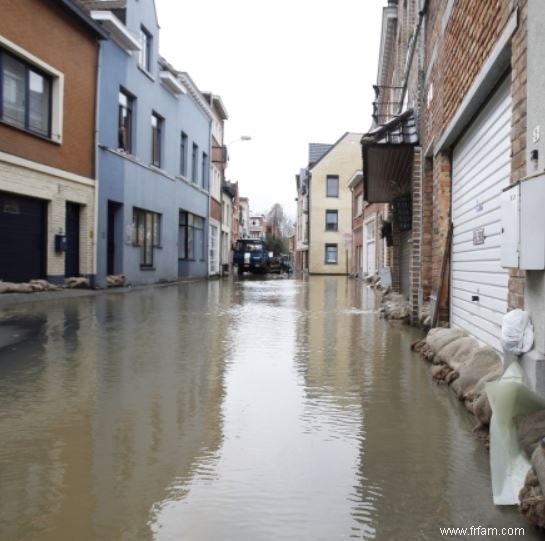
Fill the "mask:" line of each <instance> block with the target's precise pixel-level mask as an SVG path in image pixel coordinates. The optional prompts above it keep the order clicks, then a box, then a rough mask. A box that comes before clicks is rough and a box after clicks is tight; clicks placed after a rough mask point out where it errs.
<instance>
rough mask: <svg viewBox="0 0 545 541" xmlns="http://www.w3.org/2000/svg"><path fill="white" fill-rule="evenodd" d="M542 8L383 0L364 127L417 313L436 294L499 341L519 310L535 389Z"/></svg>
mask: <svg viewBox="0 0 545 541" xmlns="http://www.w3.org/2000/svg"><path fill="white" fill-rule="evenodd" d="M544 16H545V8H544V6H543V3H542V2H540V1H539V0H517V1H510V0H501V1H498V2H473V1H471V0H457V1H453V0H448V1H445V2H433V1H428V0H406V1H401V0H400V1H397V0H389V1H388V3H387V5H386V6H385V8H384V16H383V26H382V45H381V57H380V59H379V66H380V68H379V79H378V80H377V85H376V87H375V88H376V93H377V99H376V101H375V103H374V106H373V113H374V115H375V127H374V129H373V130H372V131H371V132H369V133H368V134H366V135H365V136H364V137H363V138H362V152H363V173H364V185H365V186H364V188H365V189H364V193H365V197H366V200H367V201H368V202H372V203H386V204H387V205H388V212H389V213H390V215H391V216H393V237H394V239H393V241H394V242H393V247H392V252H391V257H390V259H389V261H390V263H391V265H392V275H393V277H394V285H395V286H397V288H398V289H401V291H403V292H404V293H406V296H407V298H408V300H409V302H410V304H411V308H412V314H413V319H414V320H416V319H417V317H418V310H419V306H421V304H422V302H423V301H426V300H427V299H431V300H432V304H433V305H434V306H435V307H436V309H435V310H434V313H435V314H436V316H437V319H439V320H440V321H443V322H448V323H449V324H450V325H451V326H453V327H458V328H461V329H463V330H464V331H465V332H466V333H467V334H469V335H471V336H474V337H476V338H477V339H478V340H479V341H480V343H482V344H487V345H489V346H491V347H493V348H494V349H496V350H498V351H500V352H501V349H502V348H501V340H500V338H501V325H502V318H503V316H504V314H505V313H506V312H507V311H509V310H511V309H513V308H524V309H526V310H527V311H528V312H529V314H530V317H531V318H532V320H533V321H534V328H535V335H536V340H535V348H534V350H532V351H531V352H530V353H529V354H527V355H525V356H524V357H523V358H522V359H521V362H522V365H523V366H524V368H525V370H526V372H527V374H528V376H529V380H530V382H531V384H532V385H533V386H534V387H535V388H536V389H538V390H539V391H540V392H542V393H545V379H544V378H543V373H544V371H543V368H542V367H543V366H544V363H545V360H544V358H545V357H544V356H545V330H544V329H545V325H544V323H545V313H544V311H543V306H544V300H545V288H544V287H543V284H544V276H545V272H544V271H545V224H544V223H543V218H542V214H543V212H542V203H543V200H544V197H545V176H543V174H542V171H543V169H544V162H543V155H544V152H545V151H544V147H543V136H542V127H543V124H544V122H545V109H544V107H543V100H542V88H543V84H544V82H545V80H544V76H543V73H544V62H543V54H542V51H543V50H544V47H545V38H544V36H543V32H542V31H541V30H540V28H541V26H540V25H541V21H543V17H544ZM403 283H405V284H407V285H406V288H404V287H402V284H403Z"/></svg>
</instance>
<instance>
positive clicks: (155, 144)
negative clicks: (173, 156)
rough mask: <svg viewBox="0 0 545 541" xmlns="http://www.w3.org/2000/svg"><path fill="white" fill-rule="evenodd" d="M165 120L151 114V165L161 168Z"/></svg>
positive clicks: (155, 114)
mask: <svg viewBox="0 0 545 541" xmlns="http://www.w3.org/2000/svg"><path fill="white" fill-rule="evenodd" d="M163 122H164V120H163V119H162V118H161V117H160V116H159V115H158V114H157V113H152V114H151V163H152V165H155V166H156V167H161V152H162V148H161V142H162V141H161V139H162V132H163Z"/></svg>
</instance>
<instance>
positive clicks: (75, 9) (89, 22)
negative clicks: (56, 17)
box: [54, 0, 108, 39]
mask: <svg viewBox="0 0 545 541" xmlns="http://www.w3.org/2000/svg"><path fill="white" fill-rule="evenodd" d="M54 3H56V4H61V5H63V6H64V7H65V8H66V9H67V10H68V11H70V13H72V15H74V16H75V17H76V18H77V19H79V20H80V22H82V23H83V24H84V25H85V26H87V27H88V28H89V29H90V30H91V31H92V32H94V33H95V34H96V35H97V37H98V38H99V39H108V34H107V33H106V32H105V31H104V30H103V29H102V28H101V27H100V25H98V24H97V23H96V22H95V21H93V19H91V17H90V16H89V14H88V13H87V12H86V11H85V10H84V9H83V8H81V7H80V6H78V5H77V4H76V3H75V2H74V1H73V0H57V1H56V2H54Z"/></svg>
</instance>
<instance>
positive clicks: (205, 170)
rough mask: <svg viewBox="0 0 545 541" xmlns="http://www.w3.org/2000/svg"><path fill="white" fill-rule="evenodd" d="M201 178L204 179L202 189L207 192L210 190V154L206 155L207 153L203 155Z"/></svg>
mask: <svg viewBox="0 0 545 541" xmlns="http://www.w3.org/2000/svg"><path fill="white" fill-rule="evenodd" d="M201 177H202V187H203V188H204V189H205V190H207V189H208V154H206V153H205V152H203V153H202V171H201Z"/></svg>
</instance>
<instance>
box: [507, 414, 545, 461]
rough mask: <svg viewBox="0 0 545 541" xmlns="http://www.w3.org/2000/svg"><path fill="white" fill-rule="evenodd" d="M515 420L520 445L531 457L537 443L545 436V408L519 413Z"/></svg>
mask: <svg viewBox="0 0 545 541" xmlns="http://www.w3.org/2000/svg"><path fill="white" fill-rule="evenodd" d="M514 421H515V427H516V429H517V436H518V439H519V443H520V446H521V447H522V448H523V449H524V451H525V452H526V454H527V455H528V456H529V457H530V456H532V453H533V452H534V450H535V448H536V445H538V443H539V442H540V440H541V439H542V438H544V437H545V410H538V411H534V412H532V413H529V414H527V415H518V416H517V417H515V419H514Z"/></svg>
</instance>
